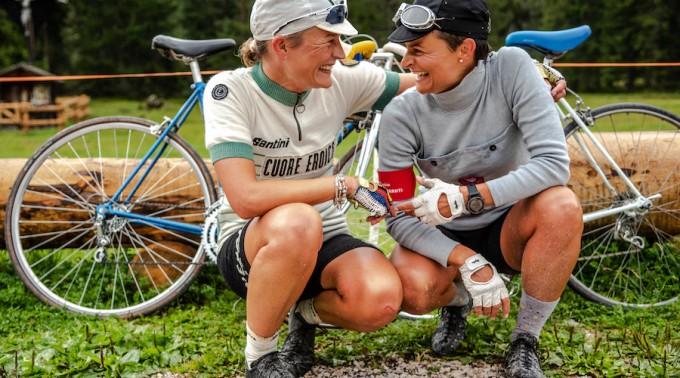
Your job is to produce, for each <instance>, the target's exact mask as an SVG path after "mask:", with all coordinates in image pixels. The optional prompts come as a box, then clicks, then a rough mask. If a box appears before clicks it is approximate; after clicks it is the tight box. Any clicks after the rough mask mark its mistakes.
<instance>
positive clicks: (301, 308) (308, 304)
mask: <svg viewBox="0 0 680 378" xmlns="http://www.w3.org/2000/svg"><path fill="white" fill-rule="evenodd" d="M295 312H296V313H299V314H300V315H301V316H302V319H304V320H305V322H307V324H321V323H323V320H321V318H320V317H319V314H318V313H317V312H316V310H315V309H314V298H311V299H305V300H302V301H300V302H298V304H297V306H295Z"/></svg>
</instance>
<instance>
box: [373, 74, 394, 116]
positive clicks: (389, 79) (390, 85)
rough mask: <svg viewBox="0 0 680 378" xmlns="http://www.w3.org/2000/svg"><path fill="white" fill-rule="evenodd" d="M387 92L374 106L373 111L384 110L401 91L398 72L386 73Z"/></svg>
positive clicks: (384, 92) (385, 91)
mask: <svg viewBox="0 0 680 378" xmlns="http://www.w3.org/2000/svg"><path fill="white" fill-rule="evenodd" d="M385 76H386V77H385V90H384V91H383V93H382V95H380V98H378V101H376V102H375V104H373V109H375V110H383V109H385V107H386V106H387V104H389V102H390V101H391V100H392V99H393V98H394V96H396V95H397V92H398V91H399V74H398V73H396V72H391V71H385Z"/></svg>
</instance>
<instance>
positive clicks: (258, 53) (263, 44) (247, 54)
mask: <svg viewBox="0 0 680 378" xmlns="http://www.w3.org/2000/svg"><path fill="white" fill-rule="evenodd" d="M266 51H267V41H256V40H254V39H253V37H250V38H248V40H247V41H245V42H243V44H242V45H241V49H240V53H239V56H240V57H241V61H242V62H243V65H244V66H246V67H251V66H254V65H255V64H257V63H259V62H260V61H262V56H264V53H265V52H266Z"/></svg>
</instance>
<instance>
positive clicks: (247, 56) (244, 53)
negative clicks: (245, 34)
mask: <svg viewBox="0 0 680 378" xmlns="http://www.w3.org/2000/svg"><path fill="white" fill-rule="evenodd" d="M307 30H309V29H307ZM307 30H303V31H301V32H297V33H293V34H291V35H288V36H286V38H288V40H289V42H288V45H289V46H290V47H295V46H297V45H299V44H301V43H302V35H303V34H304V33H305V31H307ZM269 42H270V41H256V40H255V39H253V37H250V38H248V40H247V41H245V42H243V44H242V45H241V48H240V50H239V56H240V57H241V61H242V62H243V65H244V66H245V67H252V66H254V65H256V64H257V63H259V62H261V61H262V58H263V57H264V54H265V53H266V52H267V49H268V48H269Z"/></svg>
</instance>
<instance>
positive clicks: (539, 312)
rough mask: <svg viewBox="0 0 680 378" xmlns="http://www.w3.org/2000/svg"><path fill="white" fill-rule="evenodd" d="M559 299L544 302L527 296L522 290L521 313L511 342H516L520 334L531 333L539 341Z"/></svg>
mask: <svg viewBox="0 0 680 378" xmlns="http://www.w3.org/2000/svg"><path fill="white" fill-rule="evenodd" d="M559 301H560V300H559V298H558V299H557V300H556V301H553V302H542V301H539V300H538V299H536V298H534V297H532V296H531V295H529V294H527V293H526V292H525V291H524V290H522V297H521V298H520V300H519V312H518V313H517V324H516V325H515V329H513V330H512V335H511V336H510V340H512V341H514V340H515V339H516V338H517V335H518V334H519V333H522V332H524V333H529V334H532V335H534V336H536V338H537V339H538V338H539V337H540V335H541V330H542V329H543V326H544V325H545V322H546V321H547V320H548V318H549V317H550V315H552V313H553V311H554V310H555V307H557V303H558V302H559Z"/></svg>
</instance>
